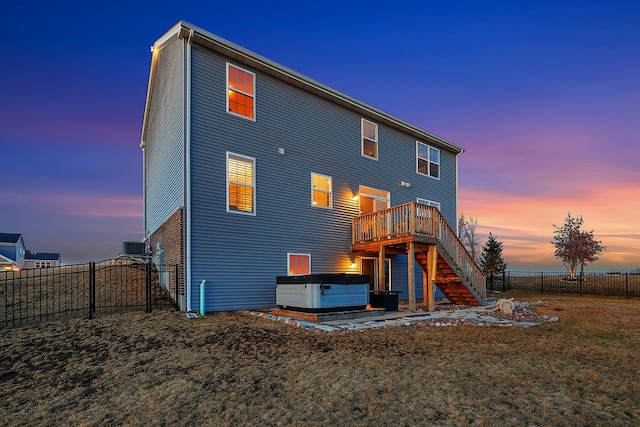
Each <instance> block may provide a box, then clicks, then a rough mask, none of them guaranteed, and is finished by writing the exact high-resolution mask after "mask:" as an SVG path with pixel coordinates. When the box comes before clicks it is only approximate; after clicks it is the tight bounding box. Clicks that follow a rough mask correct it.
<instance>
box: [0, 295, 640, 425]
mask: <svg viewBox="0 0 640 427" xmlns="http://www.w3.org/2000/svg"><path fill="white" fill-rule="evenodd" d="M500 296H501V297H502V296H515V297H516V299H517V300H520V301H522V300H539V299H544V300H545V301H546V303H545V304H542V305H538V306H536V307H534V308H533V310H534V311H536V312H537V313H539V314H545V315H553V316H558V317H559V318H560V321H559V322H556V323H551V324H544V325H541V326H536V327H533V328H520V327H511V328H505V327H471V326H462V327H448V328H437V327H425V326H409V327H397V328H387V329H375V330H366V331H362V332H349V333H342V334H321V333H312V332H307V331H305V330H303V329H301V328H294V327H291V326H288V325H285V324H283V323H280V322H271V321H268V320H265V319H261V318H258V317H255V316H247V315H243V314H241V313H223V314H214V315H208V316H206V317H205V318H202V319H191V320H190V319H187V318H186V317H185V316H184V314H179V313H171V312H168V311H154V312H153V313H151V314H145V313H126V314H119V315H111V316H103V317H98V318H96V319H93V320H82V319H71V320H59V321H53V322H49V323H43V324H40V325H31V326H25V327H20V328H12V329H5V330H0V424H2V425H12V426H15V425H24V426H27V425H28V426H34V425H86V426H105V425H145V426H153V425H176V426H179V425H212V426H214V425H215V426H227V425H228V426H240V425H252V426H259V425H265V426H271V425H296V426H304V425H308V426H317V425H326V426H333V425H349V426H352V425H353V426H372V425H384V426H386V425H392V426H413V425H438V426H448V425H450V426H459V425H486V426H495V425H499V426H502V425H507V426H510V425H513V426H546V425H549V426H557V425H560V426H562V425H566V426H594V425H614V426H615V425H620V426H622V425H639V424H640V382H639V380H638V378H640V364H639V359H640V328H638V319H639V318H640V301H638V300H627V299H614V298H602V297H600V298H596V297H584V296H583V297H577V296H575V297H574V296H552V295H544V296H539V295H531V294H529V295H527V294H509V295H505V294H501V295H500Z"/></svg>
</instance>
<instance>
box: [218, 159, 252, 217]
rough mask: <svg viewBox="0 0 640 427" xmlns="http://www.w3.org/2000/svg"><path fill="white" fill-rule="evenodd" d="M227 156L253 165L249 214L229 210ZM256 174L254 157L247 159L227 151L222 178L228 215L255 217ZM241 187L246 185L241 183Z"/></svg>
mask: <svg viewBox="0 0 640 427" xmlns="http://www.w3.org/2000/svg"><path fill="white" fill-rule="evenodd" d="M229 156H233V157H236V158H238V157H239V158H241V159H247V161H251V164H252V165H253V168H252V169H253V174H252V177H253V182H252V183H251V188H253V194H252V197H253V200H252V207H253V210H252V211H251V212H246V211H239V210H238V211H234V210H231V209H229ZM256 173H257V167H256V159H255V158H254V157H249V156H244V155H242V154H237V153H232V152H231V151H227V154H226V161H225V177H224V182H225V187H226V188H225V192H226V195H227V197H226V206H225V208H226V210H227V212H228V213H233V214H240V215H248V216H256V211H257V209H256V208H257V207H256V192H257V179H256ZM242 184H243V185H246V184H244V183H242Z"/></svg>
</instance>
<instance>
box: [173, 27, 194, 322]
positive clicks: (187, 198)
mask: <svg viewBox="0 0 640 427" xmlns="http://www.w3.org/2000/svg"><path fill="white" fill-rule="evenodd" d="M192 39H193V30H191V31H190V32H189V38H188V39H187V46H186V52H185V62H186V65H185V68H184V85H185V89H184V91H185V96H184V98H185V99H184V104H185V105H184V116H185V117H184V120H185V126H184V133H185V136H184V138H185V141H184V147H185V148H184V150H185V151H184V192H185V194H184V195H183V200H184V202H185V203H184V205H185V208H184V212H183V215H184V216H183V220H184V225H183V230H185V233H184V243H183V245H184V248H183V249H184V258H185V260H184V269H185V271H184V276H185V283H184V288H185V291H184V298H185V300H186V301H185V307H186V311H187V312H190V311H193V310H192V307H191V44H192ZM176 292H177V290H176ZM176 297H178V296H176Z"/></svg>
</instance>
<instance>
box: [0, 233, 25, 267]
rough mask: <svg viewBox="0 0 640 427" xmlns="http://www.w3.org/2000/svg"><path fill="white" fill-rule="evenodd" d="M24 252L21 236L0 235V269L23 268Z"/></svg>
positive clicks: (11, 234)
mask: <svg viewBox="0 0 640 427" xmlns="http://www.w3.org/2000/svg"><path fill="white" fill-rule="evenodd" d="M25 252H26V251H25V248H24V239H23V238H22V234H15V233H0V256H1V258H0V268H2V269H3V270H19V269H21V268H23V267H24V256H25Z"/></svg>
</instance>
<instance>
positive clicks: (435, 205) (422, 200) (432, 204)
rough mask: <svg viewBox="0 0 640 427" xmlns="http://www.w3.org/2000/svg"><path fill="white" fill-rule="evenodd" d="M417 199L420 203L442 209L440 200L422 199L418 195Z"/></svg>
mask: <svg viewBox="0 0 640 427" xmlns="http://www.w3.org/2000/svg"><path fill="white" fill-rule="evenodd" d="M416 201H417V202H418V203H420V204H421V205H427V206H432V207H434V208H436V209H438V210H440V202H434V201H433V200H427V199H421V198H420V197H418V199H417V200H416Z"/></svg>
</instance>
